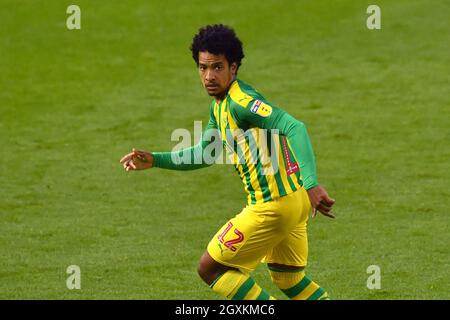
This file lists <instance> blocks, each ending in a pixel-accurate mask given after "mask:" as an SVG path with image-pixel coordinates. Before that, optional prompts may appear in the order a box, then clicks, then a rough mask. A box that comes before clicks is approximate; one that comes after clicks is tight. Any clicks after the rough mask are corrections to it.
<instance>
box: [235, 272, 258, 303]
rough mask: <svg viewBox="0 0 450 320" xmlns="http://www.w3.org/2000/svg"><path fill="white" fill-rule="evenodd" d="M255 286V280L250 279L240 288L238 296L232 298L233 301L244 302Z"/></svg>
mask: <svg viewBox="0 0 450 320" xmlns="http://www.w3.org/2000/svg"><path fill="white" fill-rule="evenodd" d="M254 285H255V280H253V278H252V277H249V278H248V279H247V280H245V282H244V283H243V284H242V285H241V286H240V288H239V289H238V291H237V292H236V294H235V295H234V296H233V298H231V300H243V299H244V298H245V296H246V295H247V293H249V292H250V290H251V289H252V288H253V286H254Z"/></svg>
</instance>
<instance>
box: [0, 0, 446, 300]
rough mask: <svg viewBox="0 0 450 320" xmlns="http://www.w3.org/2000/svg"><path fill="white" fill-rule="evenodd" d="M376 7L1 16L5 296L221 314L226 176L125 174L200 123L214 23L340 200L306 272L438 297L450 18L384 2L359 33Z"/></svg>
mask: <svg viewBox="0 0 450 320" xmlns="http://www.w3.org/2000/svg"><path fill="white" fill-rule="evenodd" d="M72 3H74V4H78V5H79V6H80V7H81V26H82V28H81V30H73V31H69V30H67V28H66V18H67V17H68V14H66V8H67V6H68V5H70V4H72ZM372 3H373V2H372V1H351V0H345V1H344V0H342V1H332V0H326V1H325V0H324V1H264V2H261V1H256V0H255V1H253V0H252V1H220V2H219V1H216V2H214V3H213V2H207V1H189V2H187V1H186V2H181V1H177V2H176V1H144V0H139V1H130V2H129V3H128V2H127V3H125V2H124V1H89V0H76V1H57V0H51V1H43V0H40V1H32V0H23V1H15V0H0V7H1V10H0V25H1V28H0V73H1V75H0V136H1V149H0V167H1V169H0V170H1V171H0V172H1V174H0V298H2V299H219V298H220V297H218V296H217V295H216V294H215V293H213V292H212V291H211V290H210V289H209V288H208V287H207V286H206V285H205V284H203V283H202V282H201V280H200V278H199V277H198V276H197V273H196V269H197V262H198V259H199V257H200V256H201V254H202V252H203V251H204V250H205V248H206V245H207V243H208V241H209V239H210V238H211V237H212V236H213V235H214V233H215V232H216V231H217V229H218V228H219V227H220V226H221V225H222V224H223V223H224V222H225V221H226V220H228V219H229V218H230V217H232V216H234V215H235V214H236V213H238V212H239V211H240V209H241V208H242V207H243V205H244V204H245V201H246V197H245V194H244V190H243V188H242V184H241V182H240V179H239V178H238V176H237V175H236V173H235V171H234V169H233V168H232V167H231V166H214V167H210V168H206V169H203V170H199V171H192V172H170V171H164V170H158V169H155V170H149V171H145V172H139V173H136V172H131V173H126V172H124V171H123V169H122V167H121V166H120V164H119V159H120V158H121V157H122V155H123V154H125V153H127V152H129V150H130V149H131V148H132V147H137V148H142V149H146V150H149V151H164V150H170V149H172V147H173V146H174V145H175V144H176V142H172V141H171V140H170V135H171V133H172V130H173V129H175V128H187V129H189V130H191V131H193V124H194V121H195V120H202V121H207V119H208V116H209V103H210V97H208V96H207V95H206V93H205V92H204V89H203V88H202V87H201V84H200V80H199V78H198V74H197V71H196V68H195V65H194V62H193V61H192V58H191V55H190V51H189V45H190V42H191V39H192V36H193V35H194V33H195V32H196V31H197V29H198V28H199V27H200V26H202V25H205V24H207V23H217V22H221V23H225V24H229V25H231V26H233V27H234V28H235V30H236V32H237V34H238V35H239V36H240V37H241V39H242V41H243V43H244V50H245V54H246V58H245V59H244V61H243V65H242V67H241V69H240V72H239V76H240V78H241V79H243V80H244V81H246V82H248V83H250V84H252V85H253V86H254V87H256V88H257V89H258V90H259V91H260V92H261V93H263V94H264V95H265V96H266V97H267V98H268V99H269V100H270V101H272V102H273V103H275V104H276V105H279V106H280V107H282V108H283V109H285V110H286V111H288V112H290V113H291V114H292V115H294V116H295V117H297V118H298V119H300V120H302V121H303V122H305V124H306V125H307V127H308V130H309V133H310V136H311V139H312V142H313V145H314V149H315V153H316V158H317V165H318V172H319V179H320V181H321V183H322V184H323V185H324V186H325V187H326V188H327V190H328V191H329V192H330V195H332V196H333V197H334V198H335V199H336V200H337V203H336V208H335V213H336V215H337V216H338V218H337V219H336V220H333V221H332V220H328V219H327V218H325V217H323V216H320V217H318V219H316V220H314V221H311V222H310V225H309V237H310V256H309V260H310V264H309V267H308V269H307V273H308V274H309V275H310V276H311V277H312V278H313V279H314V280H315V281H317V282H318V283H319V284H321V286H322V287H324V288H325V289H327V290H328V291H329V293H330V295H331V296H332V297H333V298H334V299H450V293H449V292H450V291H449V287H450V269H449V265H450V249H449V248H450V227H449V225H450V223H449V214H448V213H449V212H448V210H449V205H450V203H449V197H450V192H449V185H450V183H449V181H450V170H449V162H450V161H449V160H450V148H449V140H450V130H449V129H450V94H449V88H450V86H449V80H450V78H449V74H450V54H449V53H450V41H449V40H450V38H449V34H450V25H449V23H448V19H449V17H450V3H449V2H446V1H433V2H432V3H431V2H429V1H425V0H408V1H406V0H401V1H381V0H379V1H376V2H374V3H376V4H378V5H379V6H380V7H381V11H382V18H381V19H382V20H381V24H382V29H381V30H368V29H367V27H366V19H367V17H368V14H367V13H366V8H367V6H368V5H369V4H372ZM69 265H78V266H80V268H81V290H69V289H67V287H66V278H67V277H68V274H66V268H67V267H68V266H69ZM369 265H378V266H379V267H380V268H381V275H382V278H381V289H380V290H369V289H368V288H367V287H366V281H367V278H368V276H369V275H368V274H367V273H366V269H367V267H368V266H369ZM254 275H255V278H256V280H257V281H258V282H259V284H260V285H261V286H263V287H265V288H267V290H268V291H270V293H271V294H273V295H274V296H276V297H277V298H280V299H284V297H283V295H282V293H281V292H280V291H278V290H277V289H276V288H275V287H274V286H273V285H272V284H271V282H270V279H269V276H268V272H267V270H266V267H265V266H264V265H261V266H260V267H258V269H257V270H256V271H255V274H254Z"/></svg>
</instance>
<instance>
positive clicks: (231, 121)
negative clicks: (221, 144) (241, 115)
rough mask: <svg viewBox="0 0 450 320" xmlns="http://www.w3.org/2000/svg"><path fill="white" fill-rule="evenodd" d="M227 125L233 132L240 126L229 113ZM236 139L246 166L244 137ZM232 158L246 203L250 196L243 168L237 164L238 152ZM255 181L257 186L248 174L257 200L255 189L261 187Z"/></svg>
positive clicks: (249, 201)
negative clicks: (245, 193) (242, 187)
mask: <svg viewBox="0 0 450 320" xmlns="http://www.w3.org/2000/svg"><path fill="white" fill-rule="evenodd" d="M228 125H229V126H230V129H231V130H233V131H234V132H236V131H235V130H239V129H240V128H239V127H238V126H237V124H236V122H235V121H234V119H233V117H232V116H231V114H230V113H228ZM242 132H243V130H242ZM237 140H238V143H237V145H238V146H239V148H240V149H241V151H242V154H243V156H244V160H245V161H246V162H247V166H248V165H249V164H248V160H247V157H246V156H245V149H246V143H245V139H244V138H243V137H242V138H238V139H237ZM233 158H234V160H236V163H237V164H238V165H237V167H238V170H239V174H240V176H241V179H242V182H243V183H244V186H245V191H246V192H247V193H248V196H247V200H248V203H251V201H252V198H251V195H250V192H249V190H248V186H247V178H246V177H245V175H244V170H243V168H242V165H241V164H239V157H238V154H236V153H234V156H233ZM249 171H250V172H251V170H250V167H249ZM254 171H255V172H256V170H254ZM256 180H258V179H257V177H256ZM256 182H257V183H258V185H257V186H256V185H255V183H254V182H253V178H252V176H251V175H250V183H251V185H252V187H253V190H255V198H256V200H258V197H257V196H256V194H257V192H256V190H258V189H261V188H260V187H259V182H258V181H256ZM260 197H261V198H262V193H261V195H260Z"/></svg>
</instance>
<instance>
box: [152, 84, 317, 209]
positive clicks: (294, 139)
mask: <svg viewBox="0 0 450 320" xmlns="http://www.w3.org/2000/svg"><path fill="white" fill-rule="evenodd" d="M212 137H215V138H212ZM218 138H219V139H218ZM218 141H220V148H222V147H223V150H224V151H225V152H224V153H223V154H224V155H225V156H226V162H227V163H231V164H233V166H234V167H235V169H236V171H237V172H238V174H239V176H240V178H241V180H242V182H243V184H244V188H245V190H246V192H247V193H248V203H249V204H257V203H263V202H268V201H272V200H274V199H277V198H279V197H282V196H284V195H287V194H289V193H291V192H294V191H296V190H297V189H299V188H301V187H303V186H304V187H305V188H306V189H310V188H312V187H314V186H316V185H318V182H317V175H316V167H315V160H314V153H313V150H312V146H311V143H310V140H309V137H308V133H307V131H306V128H305V126H304V124H303V123H302V122H300V121H298V120H296V119H295V118H293V117H292V116H290V115H289V114H288V113H286V112H285V111H283V110H281V109H280V108H277V107H276V106H274V105H273V104H271V103H269V102H268V101H267V100H266V99H265V98H264V97H263V96H262V95H261V94H259V93H258V92H257V91H256V90H255V89H253V88H252V87H251V86H249V85H248V84H246V83H245V82H243V81H241V80H239V79H235V80H234V81H233V82H232V83H231V85H230V87H229V90H228V94H227V96H226V97H225V98H224V99H223V100H222V101H221V102H220V103H217V102H216V101H215V100H214V101H213V102H212V104H211V108H210V119H209V122H208V126H207V128H206V129H205V131H204V134H203V136H202V139H201V141H200V142H199V143H198V144H197V145H196V146H194V147H191V148H187V149H183V150H179V151H176V152H154V153H153V155H154V157H155V164H154V166H155V167H160V168H167V169H175V170H192V169H198V168H202V167H205V166H208V165H210V164H212V163H213V162H216V163H217V159H218V157H219V156H220V155H219V152H217V148H211V144H212V143H213V142H216V146H217V142H218ZM208 149H209V150H208ZM207 150H208V152H205V151H207ZM211 151H213V152H211ZM208 155H212V161H211V157H210V159H207V158H208V157H207V156H208ZM186 156H188V157H186ZM181 159H185V160H186V159H188V161H183V160H181ZM219 163H223V161H222V162H219Z"/></svg>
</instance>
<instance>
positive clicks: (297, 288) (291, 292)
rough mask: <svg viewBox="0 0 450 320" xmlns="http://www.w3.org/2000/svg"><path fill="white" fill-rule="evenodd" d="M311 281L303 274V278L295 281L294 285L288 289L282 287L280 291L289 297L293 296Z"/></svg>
mask: <svg viewBox="0 0 450 320" xmlns="http://www.w3.org/2000/svg"><path fill="white" fill-rule="evenodd" d="M310 283H311V280H310V279H309V278H308V277H307V276H304V277H303V279H302V280H301V281H300V282H299V283H297V284H296V285H295V286H293V287H292V288H289V289H282V290H281V291H283V292H284V294H285V295H287V296H288V297H289V298H293V297H295V296H296V295H298V294H299V293H300V292H302V291H303V290H305V289H306V287H307V286H308V285H309V284H310Z"/></svg>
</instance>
